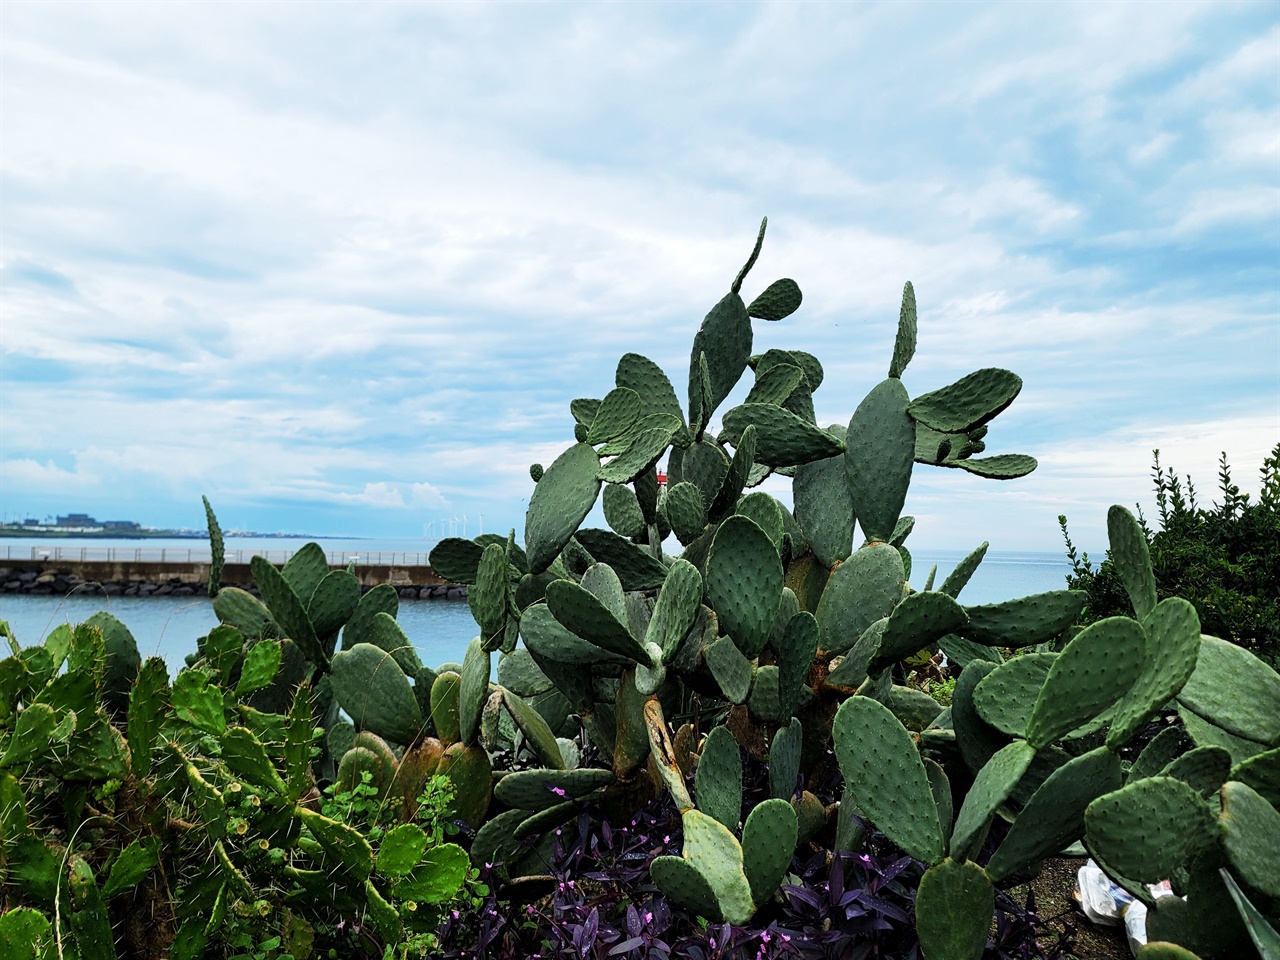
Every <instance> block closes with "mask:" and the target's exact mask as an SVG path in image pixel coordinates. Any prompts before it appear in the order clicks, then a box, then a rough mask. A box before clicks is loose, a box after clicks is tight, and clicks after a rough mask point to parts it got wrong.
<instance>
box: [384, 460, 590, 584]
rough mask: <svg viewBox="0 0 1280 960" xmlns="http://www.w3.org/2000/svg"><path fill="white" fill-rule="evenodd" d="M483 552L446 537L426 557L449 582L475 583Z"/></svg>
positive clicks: (467, 542)
mask: <svg viewBox="0 0 1280 960" xmlns="http://www.w3.org/2000/svg"><path fill="white" fill-rule="evenodd" d="M594 472H595V470H594V468H592V473H593V474H594ZM483 554H484V547H482V546H481V545H480V544H478V543H476V542H475V541H474V540H463V539H462V538H461V537H446V538H445V539H443V540H441V541H440V542H439V543H437V544H436V545H435V546H434V547H432V548H431V553H430V555H429V556H428V557H427V559H428V560H430V561H431V569H432V570H434V571H435V572H436V574H437V575H439V576H440V577H443V578H444V579H445V580H448V581H449V582H450V583H475V582H476V570H477V569H478V568H479V566H480V557H481V556H482V555H483ZM370 592H372V591H370Z"/></svg>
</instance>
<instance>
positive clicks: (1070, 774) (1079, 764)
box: [987, 747, 1121, 883]
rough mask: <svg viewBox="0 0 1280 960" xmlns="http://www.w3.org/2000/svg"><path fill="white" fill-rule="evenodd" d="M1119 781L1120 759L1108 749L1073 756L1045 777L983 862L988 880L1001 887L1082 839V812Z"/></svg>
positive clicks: (1118, 783) (1102, 748) (1118, 786)
mask: <svg viewBox="0 0 1280 960" xmlns="http://www.w3.org/2000/svg"><path fill="white" fill-rule="evenodd" d="M1120 776H1121V774H1120V758H1119V757H1117V756H1116V755H1115V754H1114V753H1112V752H1111V751H1110V750H1108V749H1107V748H1106V747H1099V748H1098V749H1097V750H1090V751H1089V752H1088V753H1084V754H1081V755H1080V756H1078V757H1073V758H1072V759H1071V760H1069V761H1067V762H1066V763H1064V764H1063V765H1062V766H1060V767H1059V768H1058V769H1057V770H1055V771H1053V773H1051V774H1049V776H1048V777H1047V778H1046V779H1045V781H1044V783H1042V784H1041V785H1040V788H1039V789H1038V790H1036V792H1035V793H1033V794H1032V795H1031V799H1030V800H1028V801H1027V804H1026V806H1024V807H1023V808H1022V812H1021V813H1019V814H1018V819H1017V820H1015V821H1014V822H1013V826H1012V827H1010V828H1009V833H1008V835H1007V836H1006V837H1005V838H1004V842H1003V843H1001V844H1000V847H999V848H998V849H997V850H996V852H995V854H993V855H992V857H991V860H990V861H989V862H988V863H987V873H988V874H989V875H990V876H991V879H992V880H993V881H995V882H996V883H999V882H1000V881H1001V880H1003V879H1004V878H1005V877H1007V876H1008V875H1009V874H1011V873H1013V871H1015V870H1018V869H1020V868H1022V867H1024V866H1027V865H1028V864H1032V863H1035V862H1037V861H1039V860H1043V859H1044V858H1045V857H1047V856H1050V855H1051V854H1054V853H1057V852H1058V851H1059V850H1061V849H1062V848H1063V847H1065V846H1067V844H1069V843H1071V842H1072V841H1074V840H1078V839H1080V838H1081V837H1082V836H1084V812H1085V808H1086V807H1088V806H1089V804H1090V803H1091V802H1092V801H1093V800H1094V799H1096V798H1097V797H1100V796H1102V795H1103V794H1105V793H1110V792H1111V791H1113V790H1118V789H1119V788H1120Z"/></svg>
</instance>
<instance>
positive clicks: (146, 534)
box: [0, 526, 366, 541]
mask: <svg viewBox="0 0 1280 960" xmlns="http://www.w3.org/2000/svg"><path fill="white" fill-rule="evenodd" d="M225 536H227V537H253V538H255V539H260V540H319V539H327V538H324V537H316V536H314V535H313V534H309V533H257V532H256V531H250V532H247V533H242V532H240V531H239V530H236V531H228V532H227V533H226V534H225ZM4 537H8V538H10V539H13V540H79V539H83V540H204V541H208V539H209V534H208V533H205V532H204V531H196V530H128V531H125V530H50V529H48V528H45V529H41V528H39V527H14V526H0V538H4ZM344 539H348V540H356V539H366V538H363V537H347V538H344Z"/></svg>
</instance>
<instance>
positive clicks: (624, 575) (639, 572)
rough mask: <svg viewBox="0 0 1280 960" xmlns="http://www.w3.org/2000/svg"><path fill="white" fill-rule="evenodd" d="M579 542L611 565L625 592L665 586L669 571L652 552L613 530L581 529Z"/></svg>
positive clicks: (577, 536) (578, 537)
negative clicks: (663, 582) (664, 580)
mask: <svg viewBox="0 0 1280 960" xmlns="http://www.w3.org/2000/svg"><path fill="white" fill-rule="evenodd" d="M574 539H576V540H577V541H578V542H579V543H580V544H582V546H583V547H585V548H586V550H587V552H588V553H590V554H591V556H592V557H594V558H595V559H596V561H598V562H599V563H607V564H608V565H609V567H610V568H611V569H612V570H613V572H614V573H616V574H617V576H618V580H619V581H620V582H621V583H622V588H623V589H624V590H653V589H655V588H657V587H660V586H662V581H663V579H664V578H665V577H666V575H667V568H666V567H665V566H664V565H663V563H662V561H660V560H658V559H657V558H656V557H655V556H654V555H653V554H651V553H650V552H649V551H648V550H645V549H643V548H641V547H638V546H636V545H635V544H634V543H631V542H630V541H628V540H625V539H623V538H622V537H620V536H618V535H617V534H616V533H612V532H611V531H609V530H596V529H586V530H579V531H578V532H577V534H576V535H575V537H574Z"/></svg>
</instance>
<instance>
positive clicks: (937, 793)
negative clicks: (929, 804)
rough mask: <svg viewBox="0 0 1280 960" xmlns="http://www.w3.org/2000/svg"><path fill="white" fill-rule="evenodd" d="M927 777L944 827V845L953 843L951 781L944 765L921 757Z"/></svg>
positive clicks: (953, 804)
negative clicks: (943, 767)
mask: <svg viewBox="0 0 1280 960" xmlns="http://www.w3.org/2000/svg"><path fill="white" fill-rule="evenodd" d="M921 760H922V762H923V763H924V772H925V775H926V776H927V777H928V778H929V790H930V792H932V793H933V805H934V806H935V807H937V808H938V824H939V825H940V826H941V827H942V840H943V843H944V845H949V844H950V842H951V824H952V822H953V821H954V819H955V799H954V798H953V797H952V796H951V781H950V780H948V779H947V772H946V771H945V770H943V769H942V764H940V763H938V762H937V761H936V760H931V759H929V758H928V757H921Z"/></svg>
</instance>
